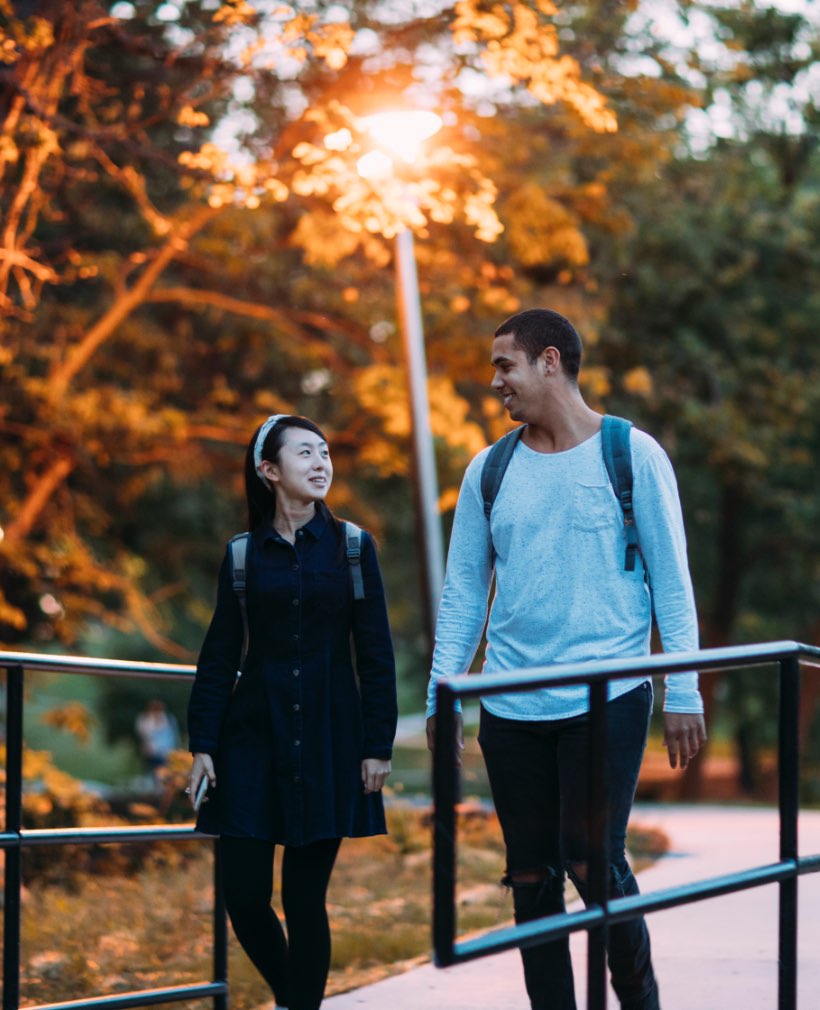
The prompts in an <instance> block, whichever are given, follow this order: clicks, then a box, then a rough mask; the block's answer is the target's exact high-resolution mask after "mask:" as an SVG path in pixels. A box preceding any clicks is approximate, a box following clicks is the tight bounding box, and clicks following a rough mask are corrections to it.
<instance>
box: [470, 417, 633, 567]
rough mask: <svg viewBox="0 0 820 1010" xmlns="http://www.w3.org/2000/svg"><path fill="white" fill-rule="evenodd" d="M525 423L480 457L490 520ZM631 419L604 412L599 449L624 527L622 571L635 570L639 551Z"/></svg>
mask: <svg viewBox="0 0 820 1010" xmlns="http://www.w3.org/2000/svg"><path fill="white" fill-rule="evenodd" d="M526 427H527V426H526V425H525V424H522V425H521V426H520V427H518V428H515V429H514V430H513V431H510V432H508V433H507V434H506V435H504V437H503V438H500V439H499V440H498V441H497V442H496V443H495V445H494V446H493V447H492V449H490V451H489V453H488V454H487V458H486V459H485V460H484V467H483V469H482V471H481V497H482V498H483V500H484V515H485V516H486V517H487V522H489V521H490V513H491V512H492V509H493V502H494V501H495V499H496V497H497V496H498V492H499V489H500V488H501V481H502V480H503V479H504V474H505V473H506V470H507V467H508V466H509V463H510V460H511V459H512V454H513V452H514V451H515V447H516V445H518V440H519V438H521V435H522V433H523V431H524V429H525V428H526ZM631 428H632V422H631V421H627V420H625V419H624V418H622V417H614V416H613V415H612V414H606V415H605V416H604V419H603V421H602V423H601V449H602V452H603V457H604V465H605V466H606V472H607V474H608V475H609V483H610V484H611V485H612V490H613V491H614V492H615V497H616V498H617V499H618V502H619V504H620V506H621V511H622V512H623V514H624V527H625V529H626V557H625V558H624V571H626V572H633V571H634V570H635V555H636V554H637V553H638V552H639V551H640V548H639V546H638V534H637V531H636V529H635V516H634V513H633V511H632V450H631V448H630V445H629V432H630V429H631Z"/></svg>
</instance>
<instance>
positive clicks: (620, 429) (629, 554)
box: [601, 414, 639, 572]
mask: <svg viewBox="0 0 820 1010" xmlns="http://www.w3.org/2000/svg"><path fill="white" fill-rule="evenodd" d="M631 428H632V422H631V421H627V420H625V419H624V418H622V417H614V416H613V415H612V414H606V415H605V416H604V419H603V421H602V422H601V448H602V451H603V455H604V465H605V466H606V472H607V474H608V475H609V482H610V484H611V485H612V490H613V491H614V492H615V497H616V498H617V499H618V503H619V504H620V506H621V510H622V512H623V514H624V529H625V530H626V557H625V559H624V571H626V572H633V571H634V570H635V556H636V554H637V553H638V551H639V547H638V533H637V530H636V529H635V513H634V512H633V509H632V448H631V446H630V444H629V438H630V435H629V433H630V430H631Z"/></svg>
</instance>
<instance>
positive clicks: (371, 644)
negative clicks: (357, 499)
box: [352, 532, 398, 788]
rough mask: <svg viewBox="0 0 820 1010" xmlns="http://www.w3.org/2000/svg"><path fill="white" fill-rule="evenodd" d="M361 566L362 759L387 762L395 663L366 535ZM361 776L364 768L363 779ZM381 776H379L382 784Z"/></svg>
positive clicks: (356, 633)
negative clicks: (362, 582)
mask: <svg viewBox="0 0 820 1010" xmlns="http://www.w3.org/2000/svg"><path fill="white" fill-rule="evenodd" d="M361 565H362V578H363V580H364V590H365V595H364V599H363V600H354V601H353V618H352V625H353V629H352V630H353V642H354V645H355V647H356V671H357V673H358V676H359V685H360V687H361V693H362V712H363V715H364V751H363V753H362V757H363V758H364V759H365V763H367V759H371V758H375V759H379V760H380V761H381V762H389V761H390V758H391V756H392V754H393V738H394V737H395V735H396V722H397V719H398V703H397V701H396V664H395V660H394V657H393V642H392V640H391V637H390V624H389V622H388V618H387V603H386V601H385V598H384V586H383V584H382V577H381V571H380V570H379V562H378V559H377V557H376V548H375V546H374V544H373V540H372V538H371V536H370V535H369V534H368V533H366V532H363V533H362V559H361ZM380 771H382V772H384V771H385V770H384V769H381V770H379V769H376V768H375V766H374V767H373V768H372V769H370V773H371V780H372V783H375V781H376V779H377V778H378V777H379V773H380ZM387 771H389V769H387ZM364 774H365V771H364V767H363V777H364ZM384 777H385V776H384V775H383V776H381V781H382V782H383V781H384ZM379 788H381V786H379Z"/></svg>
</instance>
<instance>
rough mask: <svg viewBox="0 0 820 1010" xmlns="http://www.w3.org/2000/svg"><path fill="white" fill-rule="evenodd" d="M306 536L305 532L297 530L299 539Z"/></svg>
mask: <svg viewBox="0 0 820 1010" xmlns="http://www.w3.org/2000/svg"><path fill="white" fill-rule="evenodd" d="M304 535H305V531H304V530H297V531H296V536H297V537H303V536H304Z"/></svg>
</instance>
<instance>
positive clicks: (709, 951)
mask: <svg viewBox="0 0 820 1010" xmlns="http://www.w3.org/2000/svg"><path fill="white" fill-rule="evenodd" d="M634 820H635V821H637V822H640V823H641V824H644V825H646V826H656V827H659V828H661V829H662V830H663V831H664V832H666V834H667V835H668V836H669V838H670V842H671V846H670V852H669V854H668V855H667V856H665V857H664V858H663V859H660V860H659V861H658V862H657V863H655V864H654V865H653V866H651V867H650V868H649V869H647V870H645V871H644V872H643V873H642V874H641V875H640V878H639V882H640V886H641V890H642V891H644V892H649V891H657V890H661V889H663V888H667V887H673V886H676V885H678V884H683V883H687V882H690V881H693V880H702V879H704V878H707V877H715V876H719V875H721V874H724V873H730V872H733V871H734V870H740V869H744V868H747V867H751V866H756V865H760V864H763V863H771V862H775V861H776V860H777V858H778V824H777V814H776V813H775V812H773V811H771V810H762V809H758V808H742V807H703V806H657V807H656V806H646V807H641V806H638V807H636V808H635V813H634ZM800 852H801V854H803V855H809V854H813V853H820V812H810V813H804V814H801V818H800ZM777 890H778V888H777V885H769V886H766V887H762V888H761V887H757V888H753V889H751V890H747V891H743V892H740V893H738V894H732V895H728V896H726V897H723V898H713V899H710V900H709V901H701V902H697V903H696V904H693V905H686V906H683V907H680V908H677V909H669V910H667V911H664V912H654V913H652V915H651V916H650V917H649V920H648V921H649V927H650V932H651V935H652V945H653V957H654V962H655V970H656V972H657V975H658V979H659V982H660V987H661V1000H662V1004H663V1010H776V1008H777ZM799 916H800V920H799V933H798V947H799V949H798V955H799V973H798V1004H797V1005H798V1008H799V1010H819V1008H820V873H817V874H810V875H807V876H803V877H802V878H800V881H799ZM571 943H572V953H573V961H574V964H575V977H576V990H577V993H578V1006H579V1008H580V1010H582V1008H584V1007H585V1006H586V994H585V978H586V964H585V960H586V956H585V955H586V934H578V933H576V934H574V935H573V937H572V940H571ZM608 1003H609V1006H610V1007H611V1008H614V1007H617V1006H618V1001H617V999H616V998H615V996H614V994H613V993H612V992H611V991H610V998H609V1001H608ZM323 1007H326V1008H327V1010H427V1008H429V1010H485V1008H486V1010H529V1002H528V1000H527V997H526V993H525V991H524V984H523V980H522V976H521V964H520V960H519V955H518V952H517V951H512V952H508V953H504V954H499V955H497V956H495V957H489V958H484V959H482V960H480V961H473V962H471V963H468V964H466V965H459V966H456V967H454V968H447V969H444V970H441V969H438V968H434V967H433V966H432V965H431V964H427V965H423V966H422V967H420V968H415V969H413V970H411V971H409V972H406V973H405V974H403V975H397V976H394V977H393V978H389V979H385V980H384V981H382V982H377V983H375V984H374V985H370V986H365V987H364V988H362V989H357V990H354V991H353V992H349V993H344V994H343V995H340V996H334V997H332V998H331V999H328V1000H326V1001H325V1002H324V1004H323Z"/></svg>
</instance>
